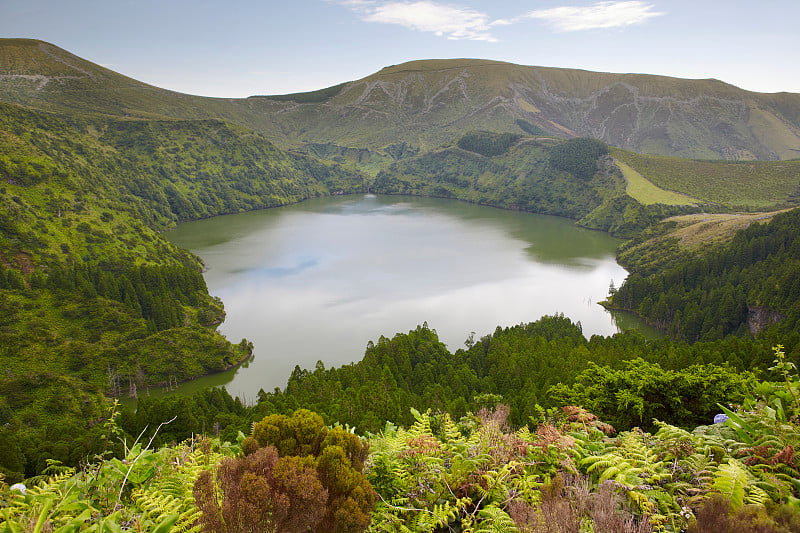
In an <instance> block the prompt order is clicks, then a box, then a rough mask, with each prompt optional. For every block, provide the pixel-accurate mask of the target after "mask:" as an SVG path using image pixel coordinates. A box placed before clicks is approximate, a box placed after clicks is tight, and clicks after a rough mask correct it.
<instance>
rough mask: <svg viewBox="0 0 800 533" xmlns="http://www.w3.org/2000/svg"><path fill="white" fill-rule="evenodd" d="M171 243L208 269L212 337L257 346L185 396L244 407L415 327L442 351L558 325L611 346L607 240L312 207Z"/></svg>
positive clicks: (417, 213) (449, 210)
mask: <svg viewBox="0 0 800 533" xmlns="http://www.w3.org/2000/svg"><path fill="white" fill-rule="evenodd" d="M168 238H169V239H170V240H172V241H173V242H174V243H176V244H178V245H179V246H182V247H184V248H188V249H189V250H191V251H192V252H194V253H195V254H197V255H198V256H200V257H201V258H202V259H203V261H205V263H206V266H207V269H208V270H207V272H206V274H205V277H206V282H207V284H208V288H209V291H210V292H211V294H213V295H215V296H219V297H220V298H222V300H223V302H224V303H225V309H226V311H227V318H226V320H225V323H224V324H222V326H221V327H220V328H219V329H220V332H221V333H223V334H224V335H225V336H226V337H227V338H228V339H229V340H231V341H232V342H238V341H239V340H240V339H241V338H247V339H249V340H251V341H252V342H253V343H254V344H255V357H254V359H253V360H252V361H251V362H250V363H249V364H248V365H247V366H246V367H242V368H239V369H236V370H232V371H229V372H225V373H222V374H218V375H215V376H208V377H206V378H201V379H199V380H195V381H193V382H190V383H189V384H185V385H182V386H181V391H182V392H190V391H192V390H196V389H198V388H202V387H206V386H209V385H225V386H226V387H227V388H228V391H229V392H230V393H231V394H234V395H239V396H240V397H243V398H244V399H245V400H247V401H250V402H252V401H254V400H255V397H256V394H257V392H258V390H259V389H261V388H263V389H264V390H267V391H270V390H272V389H273V388H275V387H281V388H283V387H284V386H285V385H286V381H287V379H288V376H289V374H290V373H291V372H292V370H293V369H294V367H295V365H300V366H301V367H304V368H313V367H314V365H315V364H316V362H317V361H318V360H321V361H323V363H324V364H325V366H326V367H331V366H339V365H342V364H344V363H349V362H352V361H358V360H360V359H361V358H362V357H363V355H364V348H365V346H366V344H367V342H368V341H370V340H373V341H375V340H377V339H378V338H379V337H380V336H381V335H384V336H386V337H391V336H393V335H394V334H395V333H396V332H407V331H408V330H410V329H413V328H415V327H416V326H417V325H418V324H421V323H422V322H423V321H427V323H428V325H429V326H430V327H431V328H433V329H435V330H436V331H437V332H438V334H439V338H440V339H441V340H442V341H443V342H444V343H446V344H447V346H448V348H449V349H450V350H456V349H457V348H459V347H463V344H464V340H465V339H466V338H467V337H468V336H469V334H470V332H473V331H474V332H475V333H476V338H479V337H480V336H483V335H485V334H487V333H491V332H492V331H494V329H495V327H496V326H498V325H502V326H509V325H514V324H518V323H520V322H530V321H534V320H536V319H538V318H539V317H541V316H542V315H546V314H555V313H563V314H564V315H566V316H568V317H570V318H572V319H573V320H575V321H580V322H581V324H582V325H583V331H584V334H586V335H591V334H595V333H599V334H602V335H611V334H613V333H616V332H617V331H618V329H617V325H616V322H615V319H614V317H612V315H611V314H609V313H608V312H607V311H605V310H604V309H603V308H602V307H600V306H599V305H597V302H598V301H600V300H603V299H604V298H605V297H606V295H607V293H608V287H609V283H610V282H611V281H613V282H614V284H615V285H616V286H619V285H620V284H621V283H622V281H623V280H624V279H625V276H626V275H627V274H626V272H625V270H623V269H622V267H620V266H619V265H618V264H617V263H616V261H615V260H614V250H615V248H616V246H617V245H618V244H619V241H618V240H616V239H614V238H612V237H610V236H609V235H608V234H606V233H602V232H598V231H590V230H586V229H583V228H579V227H577V226H575V225H574V224H573V223H572V222H571V221H569V220H566V219H563V218H557V217H548V216H543V215H533V214H528V213H519V212H513V211H503V210H500V209H493V208H490V207H479V206H475V205H470V204H466V203H463V202H457V201H452V200H438V199H424V198H409V197H398V196H378V197H376V196H373V195H365V196H346V197H336V198H326V199H319V200H310V201H306V202H303V203H301V204H297V205H294V206H288V207H282V208H278V209H268V210H264V211H257V212H251V213H243V214H238V215H227V216H220V217H216V218H212V219H208V220H201V221H197V222H191V223H186V224H181V225H180V226H179V227H178V228H177V229H176V230H174V231H173V232H171V233H170V234H168ZM625 327H627V326H625Z"/></svg>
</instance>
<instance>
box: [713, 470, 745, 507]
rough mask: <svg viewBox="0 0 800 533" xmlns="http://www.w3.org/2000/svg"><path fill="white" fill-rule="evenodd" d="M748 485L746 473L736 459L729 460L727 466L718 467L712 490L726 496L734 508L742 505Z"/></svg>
mask: <svg viewBox="0 0 800 533" xmlns="http://www.w3.org/2000/svg"><path fill="white" fill-rule="evenodd" d="M747 484H748V472H747V470H746V469H745V468H744V466H743V465H742V464H741V463H740V462H739V461H737V460H736V459H733V458H729V459H728V462H727V464H723V465H720V466H719V469H718V470H717V473H716V475H715V477H714V484H713V486H714V488H715V489H717V490H718V491H720V492H721V493H722V494H725V495H727V496H728V497H729V498H730V500H731V503H732V504H733V506H734V508H736V509H738V508H739V507H741V506H742V505H744V496H745V491H746V488H747Z"/></svg>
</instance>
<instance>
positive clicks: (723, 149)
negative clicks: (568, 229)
mask: <svg viewBox="0 0 800 533" xmlns="http://www.w3.org/2000/svg"><path fill="white" fill-rule="evenodd" d="M343 75H346V74H343ZM0 77H2V80H3V83H2V85H0V100H2V101H6V102H14V103H19V104H24V105H27V106H32V107H36V108H38V109H45V110H50V111H59V112H70V113H75V112H78V113H92V114H94V113H99V114H105V115H115V116H119V117H138V118H167V117H170V118H182V119H188V118H191V119H201V118H215V119H223V120H226V121H229V122H234V123H237V124H241V125H244V126H247V127H249V128H252V129H255V130H257V131H259V132H261V133H263V134H265V135H267V136H268V138H270V139H271V140H272V141H274V142H276V143H278V144H279V146H281V147H284V148H287V147H293V148H299V147H302V146H303V145H306V144H309V143H316V144H326V143H335V144H338V145H342V146H347V147H355V148H360V149H363V148H368V149H372V150H380V149H383V148H385V147H387V146H389V145H391V144H394V143H398V142H405V143H408V144H410V145H411V146H413V147H414V148H415V149H422V150H435V149H437V148H439V147H441V145H443V144H452V143H453V142H455V140H456V139H458V138H460V137H461V136H462V135H463V134H464V133H466V132H468V131H472V130H488V131H494V132H497V133H523V132H528V133H530V132H531V130H530V128H535V130H536V131H542V132H547V133H549V134H550V135H556V136H559V137H581V136H583V137H594V138H597V139H601V140H603V141H604V142H606V143H608V144H610V145H612V146H617V147H621V148H626V149H631V150H635V151H638V152H643V153H651V154H659V155H670V156H679V157H688V158H703V159H790V158H794V157H797V156H798V155H800V152H798V150H800V113H798V111H797V110H798V109H800V95H796V94H789V93H778V94H760V93H752V92H747V91H743V90H741V89H738V88H736V87H734V86H731V85H728V84H725V83H722V82H720V81H717V80H683V79H678V78H668V77H664V76H651V75H643V74H612V73H598V72H589V71H582V70H572V69H558V68H544V67H529V66H521V65H514V64H510V63H503V62H499V61H485V60H477V59H449V60H425V61H413V62H409V63H404V64H402V65H393V66H391V67H387V68H384V69H382V70H381V71H379V72H377V73H375V74H372V75H370V76H367V77H366V78H363V79H361V80H356V81H352V82H347V83H344V84H340V85H336V86H333V87H330V88H327V89H321V90H319V91H312V92H309V93H298V94H292V95H282V96H255V97H251V98H246V99H222V98H203V97H197V96H190V95H183V94H179V93H175V92H171V91H165V90H163V89H158V88H156V87H152V86H149V85H146V84H143V83H140V82H137V81H135V80H132V79H130V78H126V77H125V76H122V75H119V74H116V73H114V72H112V71H109V70H107V69H105V68H103V67H100V66H98V65H95V64H93V63H90V62H88V61H85V60H83V59H81V58H78V57H76V56H74V55H72V54H70V53H69V52H66V51H64V50H61V49H60V48H57V47H56V46H53V45H51V44H48V43H43V42H41V41H35V40H26V39H4V40H0ZM520 124H523V125H524V124H527V125H529V126H530V128H526V127H523V126H521V125H520Z"/></svg>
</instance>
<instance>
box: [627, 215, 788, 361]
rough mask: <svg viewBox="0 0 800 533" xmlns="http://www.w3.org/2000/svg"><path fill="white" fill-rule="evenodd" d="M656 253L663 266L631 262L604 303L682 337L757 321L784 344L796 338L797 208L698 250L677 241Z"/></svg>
mask: <svg viewBox="0 0 800 533" xmlns="http://www.w3.org/2000/svg"><path fill="white" fill-rule="evenodd" d="M657 246H659V247H665V246H667V244H666V243H665V242H663V241H661V242H659V244H658V245H657ZM673 246H674V244H673ZM640 253H644V251H642V252H640ZM664 255H665V256H666V259H667V260H668V261H669V265H668V268H659V264H658V262H656V263H655V264H649V265H648V266H647V268H644V266H642V268H639V269H636V270H634V271H633V272H632V274H631V275H630V276H629V277H628V279H627V280H626V281H625V284H624V285H623V286H622V287H621V288H620V289H619V291H617V293H616V294H614V295H613V297H612V298H611V305H613V306H617V307H620V308H623V309H629V310H632V311H635V312H636V313H638V314H639V315H641V316H643V317H644V318H645V319H647V320H648V321H649V322H651V323H652V324H654V325H656V326H658V327H660V328H662V329H665V330H667V331H669V332H670V334H671V335H673V336H674V337H676V338H680V339H685V340H687V341H690V342H694V341H697V340H714V339H720V338H723V337H725V336H727V335H731V334H736V335H739V336H749V335H750V334H756V333H759V332H760V331H761V330H764V329H767V330H769V331H770V332H772V333H771V334H772V335H773V338H782V339H785V341H784V342H786V343H788V344H791V345H795V344H797V342H798V340H800V337H798V335H799V334H798V326H799V325H800V210H798V209H794V210H792V211H789V212H786V213H781V214H778V215H775V216H774V217H773V218H772V219H771V220H770V221H769V222H765V223H755V224H752V225H750V226H749V227H748V228H747V229H744V230H742V231H740V232H738V233H737V234H736V235H735V236H734V237H733V240H732V241H731V242H729V243H726V244H720V245H717V246H716V247H714V248H712V249H710V250H706V251H705V253H701V254H699V256H698V255H696V254H683V255H682V254H681V253H680V252H679V251H678V249H677V247H675V248H673V253H672V254H664ZM773 324H776V325H775V327H772V328H770V327H769V326H771V325H773Z"/></svg>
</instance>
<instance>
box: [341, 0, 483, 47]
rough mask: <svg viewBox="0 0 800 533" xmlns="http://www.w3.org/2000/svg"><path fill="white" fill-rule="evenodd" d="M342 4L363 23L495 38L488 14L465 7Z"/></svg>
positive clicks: (460, 36)
mask: <svg viewBox="0 0 800 533" xmlns="http://www.w3.org/2000/svg"><path fill="white" fill-rule="evenodd" d="M343 3H344V5H347V6H348V7H350V8H351V9H354V10H355V11H357V12H359V13H360V14H361V18H362V20H364V21H365V22H379V23H383V24H398V25H400V26H403V27H405V28H409V29H412V30H416V31H422V32H429V33H433V34H435V35H438V36H440V37H447V38H448V39H468V40H472V41H489V42H495V41H497V39H496V38H495V37H494V36H492V34H491V33H490V31H489V30H490V28H491V27H490V22H489V16H488V15H487V14H485V13H481V12H480V11H476V10H474V9H471V8H468V7H461V6H456V5H448V4H437V3H435V2H430V1H427V0H421V1H418V2H387V3H381V4H376V3H374V2H367V1H359V0H345V2H343Z"/></svg>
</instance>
